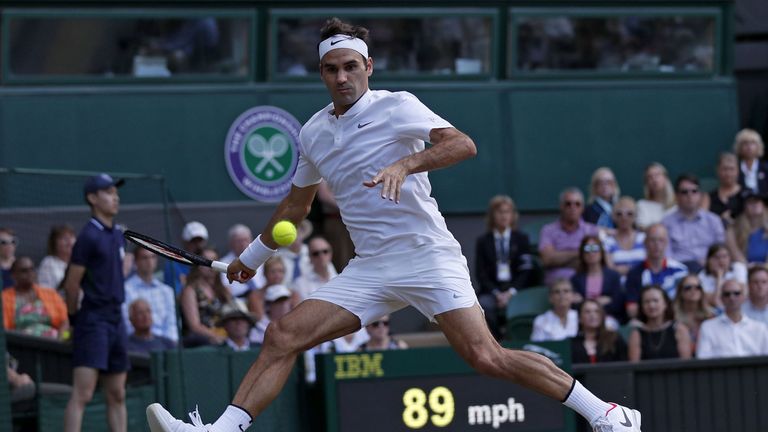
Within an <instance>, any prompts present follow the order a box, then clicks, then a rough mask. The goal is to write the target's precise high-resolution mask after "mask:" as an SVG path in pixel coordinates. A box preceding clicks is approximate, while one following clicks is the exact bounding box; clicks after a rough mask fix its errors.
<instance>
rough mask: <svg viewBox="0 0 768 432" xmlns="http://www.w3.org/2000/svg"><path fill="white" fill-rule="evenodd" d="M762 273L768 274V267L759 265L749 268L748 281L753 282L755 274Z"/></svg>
mask: <svg viewBox="0 0 768 432" xmlns="http://www.w3.org/2000/svg"><path fill="white" fill-rule="evenodd" d="M760 272H766V273H768V267H766V266H764V265H760V264H757V265H754V266H752V267H750V268H749V272H748V273H747V280H748V281H750V280H752V276H753V275H754V274H755V273H760Z"/></svg>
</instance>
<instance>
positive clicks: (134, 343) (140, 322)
mask: <svg viewBox="0 0 768 432" xmlns="http://www.w3.org/2000/svg"><path fill="white" fill-rule="evenodd" d="M152 313H153V310H152V307H151V306H150V304H149V302H148V301H147V300H146V299H143V298H138V299H136V300H134V301H132V302H131V303H130V304H129V306H128V317H129V319H130V325H131V328H133V331H132V332H131V335H130V336H128V343H127V347H128V352H131V353H142V354H149V353H150V352H152V351H163V350H169V349H174V348H176V342H174V341H172V340H170V339H168V338H166V337H163V336H159V335H156V334H154V333H152Z"/></svg>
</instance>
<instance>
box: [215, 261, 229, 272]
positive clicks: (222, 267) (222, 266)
mask: <svg viewBox="0 0 768 432" xmlns="http://www.w3.org/2000/svg"><path fill="white" fill-rule="evenodd" d="M227 266H229V264H227V263H225V262H221V261H213V262H211V268H212V269H214V270H216V271H217V272H219V273H226V272H227Z"/></svg>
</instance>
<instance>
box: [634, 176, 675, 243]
mask: <svg viewBox="0 0 768 432" xmlns="http://www.w3.org/2000/svg"><path fill="white" fill-rule="evenodd" d="M644 182H645V184H644V186H643V196H644V198H643V199H641V200H639V201H638V202H637V220H636V223H637V227H638V228H640V229H641V230H646V229H647V228H648V227H649V226H651V225H653V224H655V223H659V222H661V219H662V218H663V217H664V216H665V215H666V214H667V213H669V212H671V211H673V208H674V207H675V190H674V189H673V188H672V182H670V181H669V175H668V174H667V169H666V168H664V165H662V164H660V163H658V162H651V164H650V165H648V167H646V168H645V174H644Z"/></svg>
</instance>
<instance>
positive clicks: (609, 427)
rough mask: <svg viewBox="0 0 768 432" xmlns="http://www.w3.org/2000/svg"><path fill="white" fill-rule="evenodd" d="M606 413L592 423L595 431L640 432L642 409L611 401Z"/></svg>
mask: <svg viewBox="0 0 768 432" xmlns="http://www.w3.org/2000/svg"><path fill="white" fill-rule="evenodd" d="M610 405H611V407H610V408H609V409H608V411H606V412H605V415H604V416H602V417H598V419H597V420H596V421H595V422H594V423H593V424H592V428H593V430H594V431H595V432H640V411H638V410H634V409H631V408H627V407H623V406H621V405H617V404H615V403H610Z"/></svg>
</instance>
